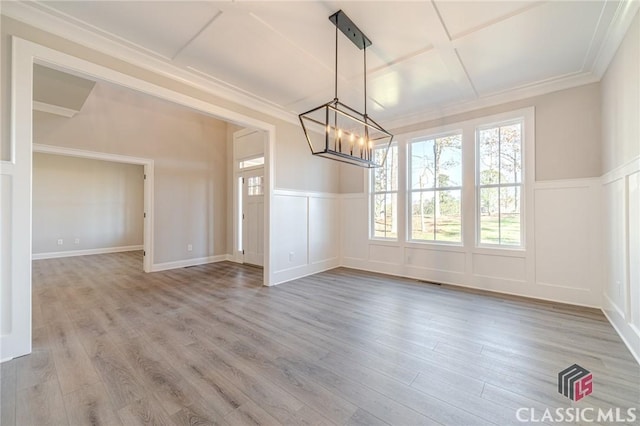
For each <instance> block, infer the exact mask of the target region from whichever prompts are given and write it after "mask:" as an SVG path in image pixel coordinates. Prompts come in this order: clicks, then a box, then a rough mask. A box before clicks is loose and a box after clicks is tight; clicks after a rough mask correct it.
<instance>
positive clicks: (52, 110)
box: [33, 101, 80, 118]
mask: <svg viewBox="0 0 640 426" xmlns="http://www.w3.org/2000/svg"><path fill="white" fill-rule="evenodd" d="M33 110H34V111H40V112H47V113H49V114H55V115H60V116H62V117H66V118H72V117H74V116H75V115H76V114H77V113H79V112H80V111H78V110H75V109H71V108H65V107H61V106H60V105H53V104H48V103H46V102H40V101H33Z"/></svg>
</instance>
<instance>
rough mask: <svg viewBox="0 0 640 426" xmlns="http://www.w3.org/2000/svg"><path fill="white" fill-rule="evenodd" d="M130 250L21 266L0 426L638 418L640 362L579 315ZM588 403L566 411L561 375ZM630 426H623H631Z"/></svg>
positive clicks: (377, 279)
mask: <svg viewBox="0 0 640 426" xmlns="http://www.w3.org/2000/svg"><path fill="white" fill-rule="evenodd" d="M141 264H142V258H141V253H138V252H133V253H118V254H109V255H97V256H83V257H75V258H65V259H50V260H39V261H35V262H34V263H33V336H34V347H33V353H32V354H31V355H28V356H25V357H22V358H19V359H15V360H12V361H9V362H5V363H3V364H2V365H1V367H0V379H1V383H2V387H1V407H0V408H1V413H0V414H1V416H0V424H2V425H3V426H5V425H6V426H9V425H20V426H24V425H46V424H51V425H65V424H70V425H85V424H86V425H130V424H131V425H135V424H149V425H165V424H166V425H173V424H180V425H196V424H197V425H205V424H221V425H251V424H264V425H385V424H392V425H423V424H424V425H438V424H441V425H511V424H521V423H519V422H518V420H517V418H516V410H517V409H518V408H520V407H528V408H533V409H534V410H536V411H538V413H539V415H541V414H542V412H543V411H544V410H545V408H556V407H583V408H584V407H594V408H595V409H597V408H603V409H609V408H612V407H621V408H623V409H626V408H631V407H638V408H637V410H638V414H639V415H640V366H639V365H638V364H637V363H636V362H635V361H634V359H633V358H632V356H631V355H630V353H629V352H628V351H627V349H626V348H625V346H624V345H623V343H622V342H621V340H620V338H619V337H618V336H617V335H616V333H615V332H614V330H613V329H612V327H611V326H610V325H609V323H608V322H607V321H606V320H605V318H604V316H603V315H602V313H600V312H599V311H597V310H593V309H585V308H577V307H571V306H566V305H561V304H553V303H546V302H538V301H532V300H526V299H522V298H516V297H507V296H498V295H491V294H485V293H481V292H474V291H465V290H460V289H456V288H453V287H448V286H437V285H430V284H425V283H418V282H415V281H412V280H408V279H399V278H394V277H388V276H383V275H377V274H372V273H366V272H360V271H354V270H348V269H335V270H332V271H329V272H325V273H321V274H318V275H314V276H311V277H307V278H303V279H299V280H297V281H294V282H291V283H287V284H282V285H279V286H276V287H271V288H267V287H263V286H262V285H261V281H262V270H261V269H257V268H253V267H247V266H242V265H237V264H234V263H228V262H223V263H217V264H211V265H204V266H197V267H191V268H184V269H179V270H173V271H166V272H158V273H152V274H144V273H143V272H141ZM574 363H577V364H579V365H581V366H582V367H584V368H586V369H588V370H590V371H591V372H592V373H593V376H594V391H593V393H592V394H591V395H589V396H587V397H585V398H584V399H583V400H582V401H579V402H575V403H574V402H571V401H570V400H568V399H567V398H565V397H564V396H562V395H560V394H559V393H558V391H557V384H556V380H557V374H558V372H559V371H561V370H563V369H564V368H566V367H568V366H569V365H572V364H574ZM636 424H639V423H636Z"/></svg>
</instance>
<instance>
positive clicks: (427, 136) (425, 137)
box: [405, 127, 465, 246]
mask: <svg viewBox="0 0 640 426" xmlns="http://www.w3.org/2000/svg"><path fill="white" fill-rule="evenodd" d="M453 135H460V170H461V173H460V185H459V186H446V187H438V186H435V187H433V188H428V189H414V188H413V167H412V166H413V165H412V160H413V145H414V144H415V143H418V142H426V141H429V140H433V141H434V143H435V141H436V140H437V139H439V138H444V137H447V136H453ZM464 136H465V135H464V132H463V130H462V129H461V128H457V127H456V128H454V129H449V130H445V131H440V132H423V133H421V135H420V136H413V137H411V138H407V139H406V142H405V143H406V145H407V161H406V163H407V164H406V171H405V172H406V173H405V174H406V180H407V188H406V199H405V205H406V206H405V209H406V215H405V216H406V218H405V220H406V228H407V231H406V241H407V242H408V243H415V244H437V245H448V246H463V245H464V228H465V226H464V188H465V182H464V176H465V165H464V163H465V154H464V151H465V149H464ZM436 179H437V177H436ZM442 191H460V241H443V240H436V239H435V236H436V232H437V231H436V230H437V228H436V226H435V225H436V224H437V222H435V223H434V229H433V233H434V239H432V240H426V239H417V238H413V216H412V214H413V205H412V197H413V194H414V193H418V192H427V193H432V194H433V196H434V198H435V197H436V196H437V195H438V193H439V192H442Z"/></svg>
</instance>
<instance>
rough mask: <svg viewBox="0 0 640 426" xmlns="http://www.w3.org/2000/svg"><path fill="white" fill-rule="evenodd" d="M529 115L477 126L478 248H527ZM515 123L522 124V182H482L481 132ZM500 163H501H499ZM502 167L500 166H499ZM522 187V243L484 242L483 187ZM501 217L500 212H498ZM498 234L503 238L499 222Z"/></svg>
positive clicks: (476, 238) (476, 224)
mask: <svg viewBox="0 0 640 426" xmlns="http://www.w3.org/2000/svg"><path fill="white" fill-rule="evenodd" d="M526 121H527V117H525V116H524V115H523V116H517V115H515V116H513V118H511V119H505V120H496V121H492V122H491V123H487V124H479V125H476V126H475V131H474V138H473V139H474V140H473V143H474V145H475V165H474V167H475V187H474V190H475V199H476V202H475V206H474V208H475V213H476V214H475V231H476V232H475V234H476V235H475V246H476V247H477V248H487V249H499V250H513V251H523V250H525V249H526V242H525V235H526V232H525V228H526V222H525V204H526V198H528V197H527V186H528V185H531V183H529V184H527V172H528V164H527V163H526V157H527V153H526V150H527V144H528V142H527V136H526V134H525V125H526ZM513 124H520V167H521V171H520V182H519V183H515V182H513V183H495V184H484V185H483V184H480V138H479V134H480V132H481V131H482V130H487V129H492V128H495V127H503V126H509V125H513ZM498 164H500V163H498ZM498 167H499V168H500V166H498ZM516 187H519V188H520V244H519V245H515V244H503V243H486V242H484V243H483V242H482V239H481V232H482V214H481V212H482V208H481V206H480V192H481V190H482V189H483V188H497V189H498V193H499V192H500V190H501V189H502V188H516ZM498 209H500V205H499V203H498ZM498 217H500V214H498ZM498 235H499V239H500V240H501V239H502V238H501V230H500V223H499V222H498Z"/></svg>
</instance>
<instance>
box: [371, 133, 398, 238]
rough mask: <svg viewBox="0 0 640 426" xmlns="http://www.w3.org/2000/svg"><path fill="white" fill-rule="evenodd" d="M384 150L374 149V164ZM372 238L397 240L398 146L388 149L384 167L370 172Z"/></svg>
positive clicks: (379, 159)
mask: <svg viewBox="0 0 640 426" xmlns="http://www.w3.org/2000/svg"><path fill="white" fill-rule="evenodd" d="M385 151H386V149H384V148H375V149H374V155H375V159H376V162H378V161H381V160H382V158H381V157H382V156H383V155H384V153H385ZM371 203H372V207H371V210H372V215H373V217H372V224H371V227H372V229H371V236H372V237H373V238H384V239H397V238H398V146H397V145H392V146H391V147H390V148H389V152H388V154H387V158H386V161H385V163H384V166H382V167H378V168H375V169H373V170H372V179H371Z"/></svg>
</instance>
